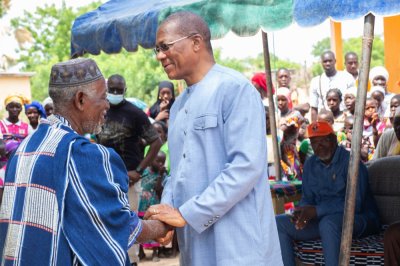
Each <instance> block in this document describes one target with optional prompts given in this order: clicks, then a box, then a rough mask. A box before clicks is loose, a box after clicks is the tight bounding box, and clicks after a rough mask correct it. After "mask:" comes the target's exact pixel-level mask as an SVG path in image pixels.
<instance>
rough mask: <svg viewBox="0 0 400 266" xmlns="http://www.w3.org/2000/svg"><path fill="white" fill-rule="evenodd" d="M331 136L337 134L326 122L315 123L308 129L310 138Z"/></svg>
mask: <svg viewBox="0 0 400 266" xmlns="http://www.w3.org/2000/svg"><path fill="white" fill-rule="evenodd" d="M329 134H335V132H334V131H333V128H332V126H331V125H330V124H329V123H328V122H325V121H317V122H313V123H311V124H310V125H309V126H308V127H307V136H308V137H309V138H313V137H321V136H327V135H329Z"/></svg>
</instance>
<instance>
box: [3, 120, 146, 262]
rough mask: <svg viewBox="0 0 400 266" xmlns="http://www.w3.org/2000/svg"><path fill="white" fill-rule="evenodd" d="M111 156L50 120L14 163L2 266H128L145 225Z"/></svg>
mask: <svg viewBox="0 0 400 266" xmlns="http://www.w3.org/2000/svg"><path fill="white" fill-rule="evenodd" d="M127 191H128V177H127V173H126V169H125V166H124V164H123V162H122V160H121V158H120V157H119V156H118V155H117V154H116V153H115V152H114V151H113V150H111V149H107V148H105V147H103V146H101V145H97V144H93V143H90V141H89V140H87V139H85V138H83V137H81V136H79V135H78V134H77V133H76V132H75V131H73V129H72V128H71V126H70V124H69V123H68V121H67V120H65V119H64V118H62V117H59V116H50V117H49V118H48V120H42V123H41V124H40V126H39V128H38V130H37V131H36V132H35V133H34V134H32V135H31V136H29V137H28V138H27V139H26V140H24V141H23V142H22V143H21V145H20V146H19V148H18V150H17V152H16V153H15V156H14V157H13V158H12V159H11V160H10V162H9V166H8V168H7V173H6V178H5V188H4V196H3V204H2V206H1V209H0V252H1V255H2V257H1V263H0V264H1V265H104V263H106V264H107V265H129V259H128V256H127V249H128V246H130V245H131V244H133V242H135V239H136V238H137V236H138V235H139V234H140V232H141V229H142V224H141V222H140V220H139V219H138V217H137V216H136V215H135V214H134V213H132V212H131V211H130V207H129V203H128V198H127Z"/></svg>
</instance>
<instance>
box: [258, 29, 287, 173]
mask: <svg viewBox="0 0 400 266" xmlns="http://www.w3.org/2000/svg"><path fill="white" fill-rule="evenodd" d="M262 41H263V52H264V65H265V75H266V78H267V91H268V109H269V121H270V125H271V134H272V145H273V146H272V149H273V151H274V167H275V179H276V180H280V179H281V177H282V176H281V159H280V155H279V147H278V131H277V128H276V122H275V121H276V118H275V103H274V98H273V97H274V95H273V93H272V79H271V63H270V58H269V48H268V35H267V33H266V32H264V31H262Z"/></svg>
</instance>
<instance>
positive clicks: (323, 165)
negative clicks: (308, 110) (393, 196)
mask: <svg viewBox="0 0 400 266" xmlns="http://www.w3.org/2000/svg"><path fill="white" fill-rule="evenodd" d="M307 134H308V137H309V138H310V142H311V146H312V148H313V150H314V155H313V156H311V157H310V158H308V159H307V161H306V163H305V165H304V171H303V193H302V197H301V200H300V203H299V207H297V208H296V209H295V210H294V213H293V216H292V217H290V216H289V215H286V214H281V215H278V216H276V223H277V227H278V234H279V241H280V244H281V250H282V259H283V264H284V265H285V266H292V265H293V266H294V265H295V258H294V252H293V240H311V239H318V238H320V239H321V242H322V249H323V253H324V259H325V265H327V266H329V265H331V266H333V265H338V264H339V252H340V237H341V234H342V222H343V213H344V205H345V196H346V185H347V172H348V165H349V160H350V153H349V152H348V151H347V150H345V149H344V148H343V147H342V146H338V144H337V137H336V135H335V133H334V131H333V128H332V127H331V125H330V124H329V123H328V122H325V121H319V122H314V123H312V124H310V125H309V126H308V127H307ZM379 229H380V223H379V215H378V209H377V207H376V203H375V200H374V198H373V196H372V193H371V190H370V187H369V183H368V172H367V168H366V167H365V165H364V164H363V163H362V162H360V163H359V171H358V183H357V196H356V202H355V216H354V225H353V237H355V238H358V237H362V236H366V235H369V234H374V233H377V232H379Z"/></svg>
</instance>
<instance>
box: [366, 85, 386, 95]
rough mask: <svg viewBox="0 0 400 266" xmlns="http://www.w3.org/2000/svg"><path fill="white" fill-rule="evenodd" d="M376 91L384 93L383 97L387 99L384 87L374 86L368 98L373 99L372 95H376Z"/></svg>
mask: <svg viewBox="0 0 400 266" xmlns="http://www.w3.org/2000/svg"><path fill="white" fill-rule="evenodd" d="M376 91H378V92H380V93H382V95H383V97H385V94H386V93H385V89H384V88H383V87H382V86H372V88H371V90H370V91H369V95H368V97H371V95H372V93H374V92H376Z"/></svg>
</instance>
